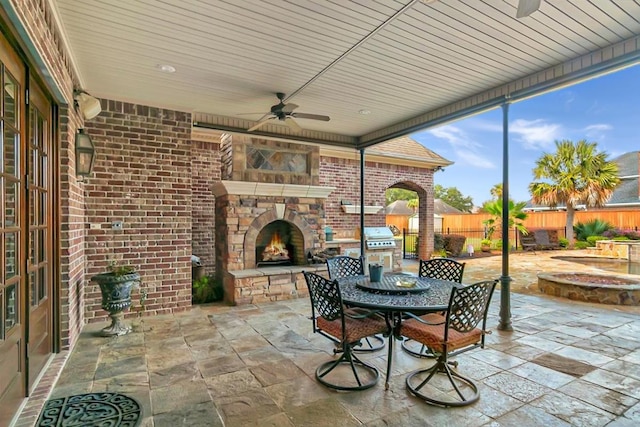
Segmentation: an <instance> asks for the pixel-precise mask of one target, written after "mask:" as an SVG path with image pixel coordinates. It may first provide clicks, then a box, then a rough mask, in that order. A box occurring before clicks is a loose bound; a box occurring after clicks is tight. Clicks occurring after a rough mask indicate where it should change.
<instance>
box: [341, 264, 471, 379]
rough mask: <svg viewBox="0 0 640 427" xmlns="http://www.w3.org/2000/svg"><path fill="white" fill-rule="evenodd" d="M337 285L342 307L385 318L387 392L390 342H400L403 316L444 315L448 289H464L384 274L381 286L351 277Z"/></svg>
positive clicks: (360, 277)
mask: <svg viewBox="0 0 640 427" xmlns="http://www.w3.org/2000/svg"><path fill="white" fill-rule="evenodd" d="M412 281H415V285H411V284H410V282H412ZM407 282H409V283H407ZM338 283H339V284H340V293H341V294H342V301H343V302H344V304H346V305H348V306H350V307H359V308H367V309H370V310H375V311H379V312H381V313H384V315H385V319H386V321H387V325H388V326H389V353H388V356H387V375H386V380H385V385H384V386H385V390H388V389H389V374H390V372H391V362H392V357H393V338H394V337H395V338H396V339H402V336H401V335H400V326H401V324H402V319H403V317H404V316H403V314H404V313H406V312H415V313H420V314H425V313H434V312H441V311H445V310H446V309H447V307H448V305H449V298H450V296H451V289H452V288H453V287H454V286H455V287H460V286H464V285H462V284H460V283H458V282H450V281H448V280H440V279H432V278H428V277H415V276H408V275H405V274H385V275H383V276H382V279H381V280H380V282H372V281H371V280H370V278H369V276H350V277H344V278H341V279H338ZM405 286H409V287H405Z"/></svg>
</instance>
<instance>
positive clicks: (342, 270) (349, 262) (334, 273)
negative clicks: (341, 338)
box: [327, 255, 384, 353]
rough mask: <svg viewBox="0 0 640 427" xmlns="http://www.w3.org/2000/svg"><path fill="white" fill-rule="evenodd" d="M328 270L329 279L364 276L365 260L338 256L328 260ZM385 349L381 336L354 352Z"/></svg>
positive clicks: (363, 343) (363, 344) (364, 342)
mask: <svg viewBox="0 0 640 427" xmlns="http://www.w3.org/2000/svg"><path fill="white" fill-rule="evenodd" d="M327 270H328V271H329V279H333V280H335V279H343V278H345V277H352V276H364V258H363V257H358V258H355V257H350V256H345V255H338V256H334V257H332V258H327ZM383 348H384V338H382V336H380V335H376V336H373V337H367V338H365V339H364V340H362V343H361V344H360V345H359V346H358V348H356V349H355V350H354V351H357V352H362V353H364V352H372V351H378V350H382V349H383Z"/></svg>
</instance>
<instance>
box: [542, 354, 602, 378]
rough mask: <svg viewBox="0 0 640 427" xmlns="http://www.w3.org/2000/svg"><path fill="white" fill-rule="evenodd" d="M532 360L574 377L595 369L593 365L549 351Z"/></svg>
mask: <svg viewBox="0 0 640 427" xmlns="http://www.w3.org/2000/svg"><path fill="white" fill-rule="evenodd" d="M532 362H533V363H536V364H538V365H541V366H544V367H545V368H549V369H553V370H554V371H558V372H562V373H564V374H568V375H572V376H574V377H581V376H583V375H586V374H588V373H589V372H591V371H593V370H594V369H596V367H595V366H592V365H587V364H586V363H582V362H579V361H577V360H573V359H569V358H568V357H563V356H559V355H557V354H551V353H547V354H543V355H542V356H540V357H537V358H535V359H533V360H532Z"/></svg>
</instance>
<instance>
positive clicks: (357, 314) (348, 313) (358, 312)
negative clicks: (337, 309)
mask: <svg viewBox="0 0 640 427" xmlns="http://www.w3.org/2000/svg"><path fill="white" fill-rule="evenodd" d="M344 315H345V317H348V318H350V319H366V318H368V317H373V316H382V313H380V312H379V311H371V310H366V309H363V308H357V309H353V308H351V309H349V310H345V312H344Z"/></svg>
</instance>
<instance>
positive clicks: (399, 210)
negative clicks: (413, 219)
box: [384, 199, 462, 215]
mask: <svg viewBox="0 0 640 427" xmlns="http://www.w3.org/2000/svg"><path fill="white" fill-rule="evenodd" d="M408 203H409V202H408V201H407V200H396V201H395V202H392V203H389V205H387V207H386V208H385V209H384V213H385V214H386V215H413V214H415V213H416V211H415V210H414V209H412V208H410V207H409V206H407V205H408ZM433 213H435V214H444V213H462V211H460V210H458V209H456V208H454V207H453V206H451V205H448V204H446V203H445V202H443V201H442V200H440V199H434V200H433Z"/></svg>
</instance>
